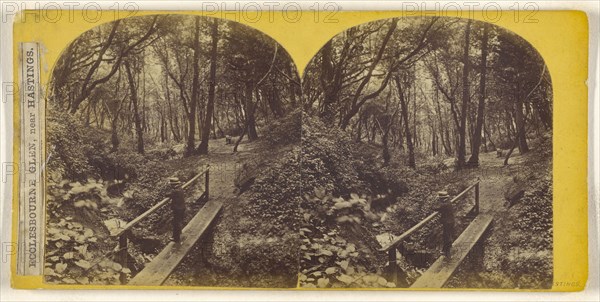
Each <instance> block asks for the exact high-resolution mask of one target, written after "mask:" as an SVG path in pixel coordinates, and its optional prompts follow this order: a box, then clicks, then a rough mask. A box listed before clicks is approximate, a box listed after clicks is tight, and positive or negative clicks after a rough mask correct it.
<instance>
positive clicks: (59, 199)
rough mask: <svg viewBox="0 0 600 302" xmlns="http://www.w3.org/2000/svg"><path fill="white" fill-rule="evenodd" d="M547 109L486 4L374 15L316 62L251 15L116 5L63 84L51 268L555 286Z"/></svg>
mask: <svg viewBox="0 0 600 302" xmlns="http://www.w3.org/2000/svg"><path fill="white" fill-rule="evenodd" d="M552 112H553V90H552V81H551V78H550V73H549V71H548V68H547V66H546V63H545V62H544V59H543V58H542V56H541V55H540V54H539V53H538V51H537V50H536V49H535V48H534V47H533V46H532V45H531V44H530V43H529V42H527V41H526V40H525V39H523V38H522V37H520V36H518V35H517V34H515V33H513V32H511V31H509V30H507V29H504V28H502V27H499V26H497V25H494V24H491V23H486V22H482V21H476V20H471V19H461V18H450V17H403V18H391V19H383V20H378V21H372V22H369V23H364V24H362V25H358V26H355V27H351V28H349V29H346V30H344V31H342V32H340V33H338V34H337V35H335V36H334V37H333V38H331V39H330V40H329V41H328V42H327V43H325V44H324V45H323V46H322V48H321V49H320V50H319V51H318V52H317V53H316V54H315V55H314V57H313V58H312V60H311V61H310V62H309V64H308V66H306V68H305V69H304V72H303V75H302V76H300V75H299V72H298V69H297V66H296V65H295V63H294V61H293V60H292V58H291V57H290V55H289V54H288V53H287V52H286V50H285V49H284V47H283V46H281V45H280V44H278V43H277V42H276V41H275V40H274V39H272V38H270V37H269V36H267V35H266V34H264V33H261V32H260V31H258V30H256V29H252V28H250V27H248V26H246V25H242V24H241V23H237V22H234V21H227V20H225V19H218V18H212V17H205V16H193V15H175V14H172V15H167V14H165V15H147V16H138V17H130V18H125V19H120V20H116V21H113V22H109V23H105V24H102V25H99V26H97V27H95V28H93V29H91V30H89V31H86V32H84V33H82V34H81V35H80V36H79V37H78V38H77V39H75V40H74V41H72V42H71V43H70V44H69V45H68V47H67V48H66V49H64V50H63V51H62V53H61V55H60V57H59V59H58V61H57V64H56V65H55V66H54V67H53V70H52V73H51V81H50V83H49V85H48V92H47V95H46V153H47V154H48V157H49V158H50V159H49V160H48V163H47V170H46V196H47V197H46V200H47V202H46V246H45V257H44V259H45V264H44V265H45V266H44V277H45V282H47V283H49V284H75V285H76V284H79V285H131V286H162V285H164V286H188V287H219V288H302V289H312V288H320V289H330V288H416V289H425V288H469V289H477V288H487V289H549V288H551V287H552V284H553V207H552V204H553V203H552V202H553V191H552V180H553V178H552V150H553V144H552V138H553V136H552V129H553V114H552Z"/></svg>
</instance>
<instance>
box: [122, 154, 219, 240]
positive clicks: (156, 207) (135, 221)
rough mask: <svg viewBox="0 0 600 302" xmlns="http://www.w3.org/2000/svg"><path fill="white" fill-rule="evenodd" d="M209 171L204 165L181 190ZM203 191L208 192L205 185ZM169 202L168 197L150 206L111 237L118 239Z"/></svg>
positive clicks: (208, 166) (207, 166) (208, 167)
mask: <svg viewBox="0 0 600 302" xmlns="http://www.w3.org/2000/svg"><path fill="white" fill-rule="evenodd" d="M209 170H210V165H206V168H205V169H204V170H202V172H200V173H198V174H196V175H195V176H194V177H192V179H190V180H188V181H187V182H186V183H184V184H183V185H181V189H183V190H184V189H186V188H187V187H189V186H190V185H192V184H193V183H194V182H195V181H197V180H198V179H199V178H200V177H201V176H202V175H204V174H208V172H209ZM204 191H205V192H206V191H208V187H207V186H206V185H205V188H204ZM170 200H171V198H170V197H165V198H164V199H163V200H161V201H159V202H158V203H157V204H155V205H154V206H152V207H151V208H150V209H148V210H146V212H144V213H142V214H140V215H139V216H137V217H136V218H134V219H133V220H131V221H130V222H128V223H127V224H126V225H125V226H124V227H123V228H121V229H119V232H117V233H115V234H112V235H111V236H112V237H119V236H121V235H123V234H124V233H125V232H127V231H128V230H130V229H131V228H133V227H134V226H136V225H137V224H138V223H140V221H141V220H142V219H144V218H146V217H148V216H150V214H152V213H154V212H156V211H158V210H159V209H160V208H162V207H164V206H165V205H166V204H167V203H168V202H169V201H170Z"/></svg>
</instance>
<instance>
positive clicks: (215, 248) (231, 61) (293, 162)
mask: <svg viewBox="0 0 600 302" xmlns="http://www.w3.org/2000/svg"><path fill="white" fill-rule="evenodd" d="M46 116H47V119H46V154H48V157H49V158H50V159H49V161H48V162H47V167H46V196H47V200H46V213H47V215H46V246H45V256H44V258H45V269H44V276H45V282H47V283H52V284H86V285H87V284H90V285H143V286H156V285H167V286H169V285H170V286H174V285H178V286H201V287H245V288H293V287H296V284H297V272H298V251H299V243H298V241H299V237H298V236H299V235H298V234H299V231H298V225H299V221H300V219H299V217H298V216H299V213H300V211H299V207H300V202H301V193H300V181H301V178H300V162H299V153H300V151H299V150H300V134H301V116H302V113H301V84H300V77H299V75H298V72H297V70H296V67H295V65H294V62H293V61H292V59H291V58H290V56H289V55H288V53H287V52H286V50H285V49H284V48H283V47H282V46H281V45H279V44H278V43H277V42H276V41H275V40H273V39H272V38H269V37H268V36H266V35H265V34H263V33H261V32H259V31H258V30H255V29H252V28H250V27H247V26H245V25H242V24H240V23H236V22H233V21H227V20H223V19H217V18H210V17H204V16H193V15H149V16H141V17H131V18H126V19H121V20H116V21H114V22H110V23H106V24H103V25H100V26H98V27H95V28H93V29H91V30H89V31H87V32H84V33H82V34H81V35H80V36H79V37H78V38H77V39H75V40H74V41H73V42H71V43H70V44H69V45H68V47H67V48H66V49H64V50H63V52H62V54H61V56H60V58H59V59H58V61H57V63H56V64H55V66H53V71H52V76H51V79H50V82H49V84H48V90H47V93H46Z"/></svg>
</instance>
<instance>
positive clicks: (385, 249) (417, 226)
mask: <svg viewBox="0 0 600 302" xmlns="http://www.w3.org/2000/svg"><path fill="white" fill-rule="evenodd" d="M473 188H475V189H476V194H475V195H476V196H475V209H476V211H479V180H477V182H475V183H474V184H472V185H470V186H469V187H468V188H466V189H464V190H463V191H462V192H460V193H459V194H458V195H456V197H454V198H452V200H450V202H451V203H457V202H458V201H459V200H460V199H461V198H462V197H464V196H465V194H467V193H468V192H469V191H471V190H473ZM439 213H440V212H438V211H435V212H433V213H431V214H429V216H427V217H425V218H424V219H423V220H421V221H419V222H418V223H417V224H415V225H414V226H412V227H411V228H410V229H408V230H407V231H405V232H404V233H402V234H401V235H400V236H398V237H397V238H396V239H394V241H392V242H391V243H390V244H388V245H387V246H385V247H383V248H381V249H380V250H379V251H381V252H388V251H390V250H392V249H394V248H396V247H397V246H398V244H400V243H401V242H402V241H403V240H404V239H406V237H408V236H410V235H411V234H412V233H414V232H415V231H417V230H419V229H420V228H422V227H423V226H424V225H425V224H427V223H428V222H430V221H432V220H433V219H434V218H435V217H436V216H437V215H438V214H439Z"/></svg>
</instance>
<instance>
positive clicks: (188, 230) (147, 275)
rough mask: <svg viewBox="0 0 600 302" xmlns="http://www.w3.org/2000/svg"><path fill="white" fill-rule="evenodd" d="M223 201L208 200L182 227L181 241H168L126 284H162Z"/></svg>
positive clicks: (215, 214) (198, 237) (218, 210)
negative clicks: (177, 242)
mask: <svg viewBox="0 0 600 302" xmlns="http://www.w3.org/2000/svg"><path fill="white" fill-rule="evenodd" d="M222 207H223V203H222V202H221V201H217V200H209V201H208V202H207V203H206V204H205V205H204V207H202V209H200V211H198V213H197V214H196V216H194V218H192V220H191V221H190V222H189V223H188V224H187V225H186V226H185V228H183V230H182V233H181V243H179V244H176V243H175V242H170V243H169V244H168V245H167V246H166V247H165V248H164V249H163V250H162V252H160V254H158V255H157V256H156V257H155V258H154V259H152V261H151V262H150V263H148V264H147V265H146V267H144V269H143V270H142V271H141V272H139V273H138V274H137V275H135V277H133V279H131V281H129V283H128V285H162V284H163V283H164V282H165V281H166V280H167V278H168V277H169V275H171V273H172V272H173V270H175V268H176V267H177V265H179V263H180V262H181V261H182V260H183V258H184V257H185V255H187V253H188V252H189V251H190V249H191V248H192V247H193V246H194V244H195V243H196V242H197V241H198V240H199V239H200V237H202V235H203V234H204V233H205V232H206V230H207V229H208V227H209V226H210V224H211V223H212V221H213V220H214V219H215V218H216V217H217V215H218V214H219V212H220V211H221V208H222Z"/></svg>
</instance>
